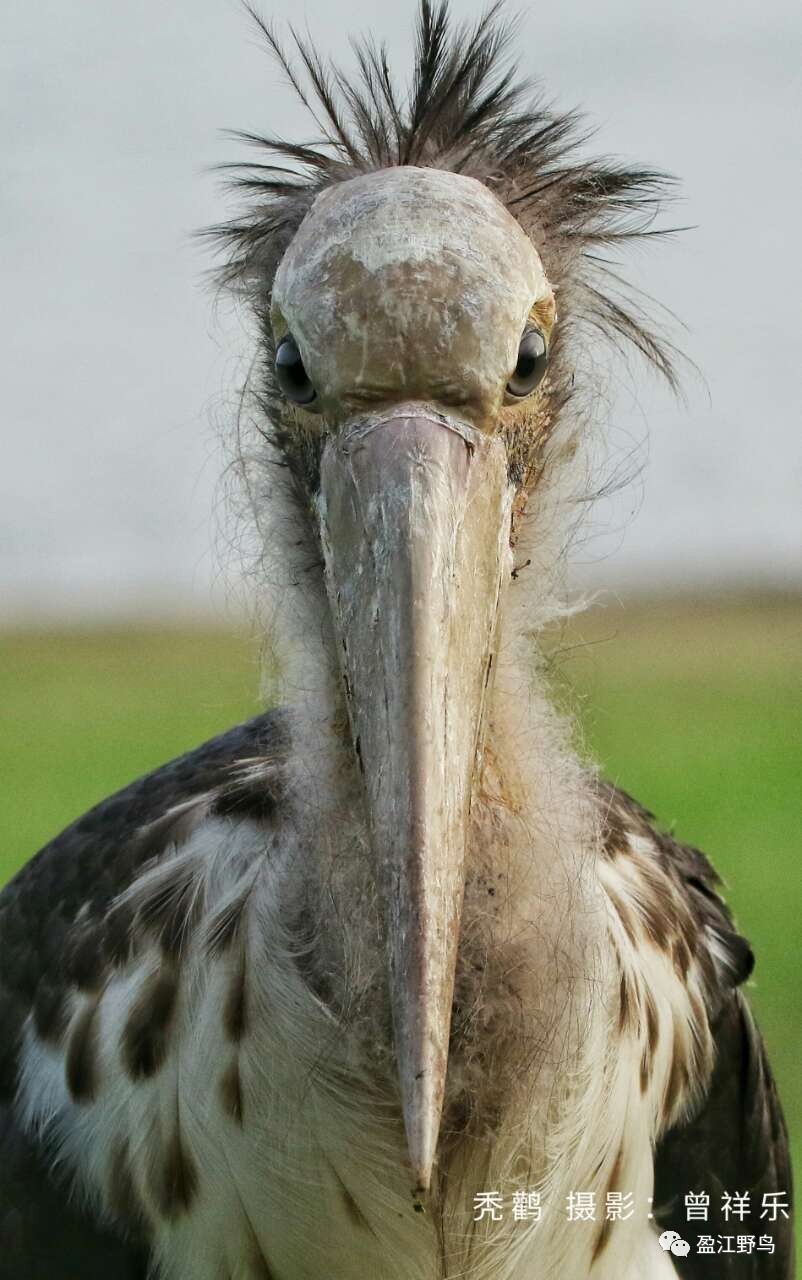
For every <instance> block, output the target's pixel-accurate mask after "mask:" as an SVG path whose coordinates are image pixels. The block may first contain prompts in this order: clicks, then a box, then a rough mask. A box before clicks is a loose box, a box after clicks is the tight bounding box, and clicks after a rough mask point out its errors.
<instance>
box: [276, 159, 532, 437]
mask: <svg viewBox="0 0 802 1280" xmlns="http://www.w3.org/2000/svg"><path fill="white" fill-rule="evenodd" d="M548 296H550V291H549V286H548V283H547V281H546V277H545V274H544V271H543V267H542V265H541V262H540V258H539V257H538V254H537V252H536V251H535V249H534V247H533V245H532V243H531V241H530V240H529V239H528V237H527V236H526V234H525V233H524V232H523V230H522V229H521V227H520V226H519V225H518V223H517V222H516V221H515V219H514V218H513V217H512V216H511V215H510V214H509V213H508V212H507V210H506V209H505V208H504V207H503V205H502V204H501V203H500V202H499V201H498V200H497V199H496V197H495V196H494V195H493V194H492V193H491V192H490V191H489V190H488V188H487V187H485V186H484V185H483V184H482V183H480V182H477V181H475V180H474V179H473V178H467V177H464V176H462V175H460V174H454V173H449V172H446V171H443V170H439V169H421V168H414V167H399V168H395V169H384V170H380V171H378V172H376V173H371V174H367V175H365V176H362V177H359V178H354V179H352V180H351V181H348V182H343V183H340V184H338V185H336V186H333V187H331V188H328V189H327V190H326V191H324V192H323V193H322V194H321V195H320V196H318V198H317V199H316V201H315V203H314V205H313V206H312V209H311V210H310V212H309V213H308V215H307V216H306V218H305V219H304V221H303V223H302V225H301V227H300V228H299V230H298V232H297V234H296V235H295V237H294V239H293V241H292V242H291V244H290V246H289V248H288V250H287V252H286V254H285V256H284V258H283V260H282V262H281V265H280V267H279V270H278V273H277V275H276V280H275V285H274V290H273V313H272V319H273V326H274V330H275V336H276V339H277V340H278V341H280V339H281V338H282V337H283V336H284V335H285V334H286V333H291V334H292V336H293V337H294V338H295V340H296V342H297V343H298V347H299V349H300V353H301V356H302V358H303V362H304V365H305V368H306V370H307V372H308V374H309V377H310V378H311V380H312V382H313V384H314V386H315V389H316V391H317V396H318V401H319V407H320V408H322V410H323V411H324V412H325V414H326V416H327V418H329V419H331V420H334V421H336V420H341V419H342V418H344V417H347V416H349V415H350V414H351V413H353V412H354V411H356V410H359V409H360V408H363V407H366V406H371V405H374V404H381V403H392V402H394V401H397V400H400V399H410V398H413V399H424V400H427V401H429V402H435V403H439V404H442V405H445V406H458V407H459V408H460V409H461V412H462V413H463V414H464V415H465V416H467V417H469V418H472V419H473V420H475V421H476V422H477V424H478V425H488V423H489V421H490V420H491V419H492V418H493V416H494V415H495V414H496V413H497V412H498V410H499V408H500V407H501V404H502V402H503V397H504V388H505V385H506V383H507V380H508V379H509V377H510V375H511V373H512V371H513V370H514V368H515V365H516V360H517V357H518V348H519V343H520V340H521V335H522V333H523V331H524V328H525V326H526V322H527V318H528V316H529V313H530V311H531V309H532V307H533V306H534V304H536V303H538V302H540V301H542V300H543V299H544V298H546V297H548Z"/></svg>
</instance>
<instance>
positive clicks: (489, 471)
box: [319, 405, 511, 1192]
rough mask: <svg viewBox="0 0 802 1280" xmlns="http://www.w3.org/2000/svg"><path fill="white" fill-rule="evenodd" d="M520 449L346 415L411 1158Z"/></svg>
mask: <svg viewBox="0 0 802 1280" xmlns="http://www.w3.org/2000/svg"><path fill="white" fill-rule="evenodd" d="M510 511H511V489H510V486H509V483H508V479H507V465H506V455H505V450H504V447H503V445H502V443H501V441H500V440H498V439H495V438H491V437H488V436H485V435H483V434H482V433H481V432H479V431H477V430H476V429H475V428H473V427H470V426H468V425H466V424H464V423H460V422H457V421H455V420H452V419H450V418H447V417H445V416H444V415H442V414H439V413H437V412H436V411H435V410H433V409H430V408H428V407H426V406H420V405H410V406H408V407H403V408H399V409H397V410H395V411H394V412H393V414H392V415H385V416H383V417H376V418H371V419H369V420H367V421H362V422H360V423H356V424H354V425H351V426H350V427H346V428H344V429H343V430H342V431H341V432H340V434H339V435H337V436H336V437H333V438H331V439H330V440H329V441H328V443H327V445H326V447H325V450H324V454H323V459H322V464H321V486H320V500H319V514H320V523H321V533H322V540H323V546H324V554H325V559H326V573H327V582H328V590H329V595H330V599H331V603H332V608H333V611H334V615H335V625H336V629H337V632H338V637H339V641H340V643H341V647H342V665H343V675H344V681H345V688H346V696H347V701H348V707H349V715H350V719H351V732H352V735H353V741H354V746H355V750H356V754H357V757H358V760H359V764H360V768H361V770H362V773H363V776H364V782H365V789H366V796H367V808H368V815H369V821H370V831H371V841H372V844H373V850H374V855H375V859H376V865H377V879H378V884H379V890H380V894H381V897H382V900H383V909H384V918H385V925H386V931H387V942H388V949H389V963H390V997H391V1002H392V1014H393V1029H394V1037H395V1046H396V1053H397V1059H398V1072H399V1080H400V1086H401V1097H402V1104H403V1112H404V1122H405V1126H406V1134H407V1145H408V1151H409V1158H410V1163H411V1168H412V1174H413V1178H414V1180H415V1190H416V1191H421V1192H423V1191H426V1190H427V1189H428V1188H429V1185H430V1181H431V1175H432V1167H433V1163H434V1159H435V1154H436V1148H437V1139H438V1133H439V1128H440V1117H441V1113H442V1108H443V1096H444V1090H445V1079H446V1066H447V1059H448V1043H449V1032H450V1026H451V1007H452V1001H453V992H454V974H455V967H456V956H457V943H458V939H459V930H460V917H461V912H462V899H463V892H464V885H465V844H466V837H467V828H468V817H469V811H470V802H471V789H472V784H473V780H474V774H475V770H476V763H477V758H478V755H479V748H480V742H481V734H482V725H483V709H484V706H485V702H486V695H487V687H488V683H489V679H490V674H491V666H492V658H493V647H494V637H495V627H496V618H497V614H498V603H499V596H500V593H501V591H502V588H503V586H504V584H505V582H506V581H507V580H508V579H509V572H510V567H511V565H510V550H509V532H510Z"/></svg>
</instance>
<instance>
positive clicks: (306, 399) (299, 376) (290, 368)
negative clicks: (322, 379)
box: [276, 333, 317, 404]
mask: <svg viewBox="0 0 802 1280" xmlns="http://www.w3.org/2000/svg"><path fill="white" fill-rule="evenodd" d="M276 380H277V382H278V385H279V386H280V387H281V390H282V391H283V392H284V394H285V396H286V397H287V399H288V400H292V402H293V403H294V404H311V403H312V401H313V400H314V399H315V398H316V396H317V392H316V391H315V388H314V387H313V386H312V383H311V382H310V380H309V374H308V373H307V372H306V369H305V368H304V362H303V360H302V359H301V353H300V351H299V350H298V343H297V342H296V341H295V339H294V338H293V337H292V336H291V334H289V333H288V334H287V336H286V337H285V338H282V339H281V342H280V343H279V344H278V348H277V350H276Z"/></svg>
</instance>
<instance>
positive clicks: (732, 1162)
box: [603, 787, 795, 1280]
mask: <svg viewBox="0 0 802 1280" xmlns="http://www.w3.org/2000/svg"><path fill="white" fill-rule="evenodd" d="M603 798H604V804H605V811H606V812H607V814H608V815H609V820H608V821H609V824H610V825H611V826H612V827H613V828H614V827H615V824H616V822H619V823H623V824H624V825H625V826H626V827H627V828H628V829H635V830H638V829H640V830H642V831H643V832H644V834H645V833H647V832H648V834H649V835H650V837H651V839H652V840H653V841H654V843H655V851H656V856H657V857H658V858H659V860H660V862H661V864H662V865H663V867H664V868H665V869H666V870H669V871H670V873H671V875H672V877H673V879H674V881H675V883H677V884H678V885H679V887H680V888H681V890H682V892H683V893H684V896H685V898H686V901H687V902H688V905H689V907H690V908H691V910H692V912H693V915H694V917H695V919H696V921H697V923H698V924H699V925H700V926H701V927H702V928H701V929H700V936H709V934H710V932H713V933H715V936H716V938H717V941H718V948H717V954H716V956H715V957H711V960H714V961H715V963H709V964H708V965H707V966H706V968H707V971H708V972H709V974H710V986H709V993H708V999H709V1006H710V1016H711V1026H712V1030H713V1035H714V1039H715V1043H716V1066H715V1069H714V1072H713V1077H712V1080H711V1083H710V1087H709V1089H708V1092H707V1095H706V1097H705V1099H704V1101H703V1103H702V1105H701V1107H700V1108H699V1109H698V1111H697V1112H696V1114H695V1115H694V1116H693V1117H692V1118H691V1119H690V1120H689V1121H688V1122H687V1123H685V1124H681V1125H677V1126H675V1127H674V1128H672V1129H670V1130H669V1131H668V1132H667V1133H665V1134H664V1135H663V1137H662V1138H661V1140H660V1142H659V1144H658V1147H657V1151H656V1153H655V1191H654V1206H655V1207H654V1214H655V1218H656V1220H657V1221H658V1223H659V1224H660V1226H661V1228H672V1229H673V1230H675V1231H679V1232H680V1234H681V1235H682V1236H683V1237H684V1238H685V1239H686V1240H689V1241H690V1243H691V1245H692V1252H691V1253H690V1254H689V1255H688V1256H687V1257H685V1258H683V1257H672V1262H673V1264H674V1266H675V1268H676V1270H677V1273H678V1274H679V1275H680V1276H681V1277H683V1280H710V1277H711V1276H713V1275H715V1277H716V1280H793V1278H794V1275H795V1272H794V1241H793V1230H792V1217H791V1216H790V1213H789V1218H788V1219H786V1218H784V1217H783V1216H782V1215H779V1216H778V1220H777V1221H776V1222H768V1221H767V1220H761V1218H760V1213H761V1210H762V1205H763V1196H764V1194H766V1193H775V1192H786V1193H787V1198H788V1203H789V1205H790V1204H791V1199H792V1197H791V1193H792V1185H791V1184H792V1173H791V1158H790V1151H789V1145H788V1134H787V1132H786V1127H785V1121H784V1119H783V1113H782V1108H781V1105H780V1100H779V1098H778V1096H777V1089H776V1086H775V1083H774V1077H773V1076H772V1073H771V1068H770V1066H769V1062H768V1058H767V1055H766V1049H765V1045H764V1044H763V1040H762V1038H761V1035H760V1031H759V1030H758V1028H757V1026H756V1024H755V1020H754V1018H753V1016H752V1013H751V1010H750V1008H749V1005H748V1003H747V1001H746V999H745V997H744V995H743V994H742V992H741V991H740V990H739V986H740V984H741V983H743V982H744V981H745V980H746V979H747V978H748V977H749V975H750V974H751V972H752V968H753V964H754V957H753V955H752V950H751V947H750V946H749V944H748V942H747V941H746V939H745V938H743V937H742V936H741V935H740V934H739V933H738V932H737V930H736V928H735V925H734V922H733V919H732V915H731V913H730V911H729V908H728V907H727V905H726V903H725V902H724V901H723V899H722V898H721V897H720V896H719V893H718V889H719V886H720V883H721V882H720V879H719V877H718V875H717V874H716V871H715V869H714V868H713V867H712V866H711V864H710V862H709V861H708V859H707V858H706V857H705V855H704V854H703V853H701V852H700V851H699V850H698V849H694V848H691V847H689V846H688V845H682V844H679V843H678V842H677V841H676V840H674V839H673V838H672V837H671V836H668V835H665V834H664V833H661V832H660V831H657V830H655V827H654V825H653V823H654V819H653V815H652V814H650V813H649V812H648V811H647V810H645V809H643V808H642V807H641V806H640V805H638V804H637V802H636V801H634V800H633V799H632V798H631V797H630V796H628V795H626V793H625V792H622V791H619V790H617V789H616V788H614V787H606V788H604V791H603ZM610 834H611V836H612V838H613V839H614V838H615V834H616V833H615V830H612V831H611V833H610ZM744 1191H748V1192H749V1194H750V1201H751V1214H750V1216H749V1217H748V1218H745V1219H744V1221H743V1222H742V1223H741V1222H739V1221H738V1220H737V1219H736V1218H731V1219H730V1222H729V1223H728V1222H727V1221H726V1219H725V1217H724V1214H723V1212H722V1194H723V1193H724V1192H729V1193H730V1194H732V1193H734V1192H744ZM689 1192H693V1193H694V1194H698V1193H700V1192H706V1193H707V1194H708V1195H709V1197H710V1207H709V1218H708V1221H707V1222H695V1221H692V1222H690V1223H688V1222H687V1220H686V1208H685V1196H686V1194H688V1193H689ZM702 1234H704V1235H708V1236H713V1237H714V1238H717V1237H718V1236H722V1237H723V1236H737V1235H755V1236H760V1235H772V1236H773V1238H774V1250H775V1251H774V1253H773V1254H772V1253H767V1252H759V1253H758V1252H754V1253H752V1254H749V1253H741V1254H737V1253H734V1254H729V1253H721V1254H719V1253H717V1254H716V1255H715V1257H711V1256H710V1255H709V1254H698V1253H697V1252H696V1237H697V1236H698V1235H702ZM730 1247H734V1244H733V1245H732V1246H730Z"/></svg>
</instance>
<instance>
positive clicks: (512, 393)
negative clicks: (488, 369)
mask: <svg viewBox="0 0 802 1280" xmlns="http://www.w3.org/2000/svg"><path fill="white" fill-rule="evenodd" d="M548 363H549V351H548V347H547V346H546V339H545V338H544V337H543V334H542V333H541V332H540V330H539V329H527V330H526V333H525V334H524V336H523V337H522V338H521V345H520V346H519V348H518V363H517V364H516V366H515V371H514V373H513V375H512V377H511V378H510V380H509V382H508V383H507V395H508V396H509V397H510V399H511V400H523V398H524V396H528V395H531V393H532V392H533V391H534V389H535V387H536V386H537V385H538V384H539V383H540V382H542V380H543V377H544V375H545V372H546V368H547V366H548Z"/></svg>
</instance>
